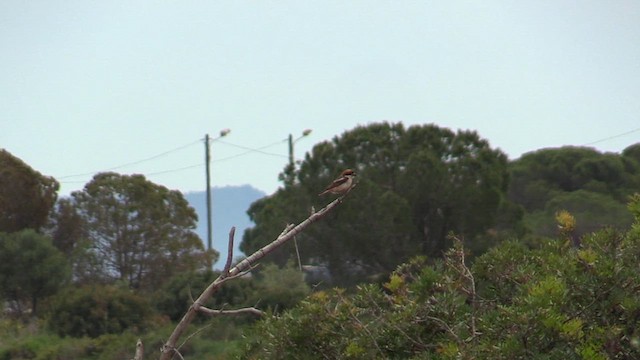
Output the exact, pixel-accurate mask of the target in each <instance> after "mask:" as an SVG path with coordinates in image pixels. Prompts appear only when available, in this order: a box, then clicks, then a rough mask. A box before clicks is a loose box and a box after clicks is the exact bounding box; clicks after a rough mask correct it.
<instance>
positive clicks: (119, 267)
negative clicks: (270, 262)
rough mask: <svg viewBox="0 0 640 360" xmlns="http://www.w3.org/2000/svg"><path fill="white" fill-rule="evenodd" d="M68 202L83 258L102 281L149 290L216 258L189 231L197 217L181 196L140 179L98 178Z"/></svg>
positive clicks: (140, 177) (107, 174)
mask: <svg viewBox="0 0 640 360" xmlns="http://www.w3.org/2000/svg"><path fill="white" fill-rule="evenodd" d="M72 197H73V202H74V206H75V207H76V209H77V212H78V215H79V216H80V217H81V218H82V220H83V224H84V227H85V233H86V236H87V237H88V239H89V242H90V244H91V247H90V249H88V255H91V256H92V258H93V262H94V263H95V264H97V270H98V271H99V272H100V273H99V274H98V275H99V276H101V277H102V278H103V279H105V280H107V281H113V280H120V281H124V282H125V283H127V284H129V286H131V287H133V288H136V289H143V290H153V289H157V288H158V287H159V286H160V285H161V284H162V283H163V282H164V280H166V279H168V278H170V277H171V276H172V275H173V274H176V273H179V272H182V271H193V270H195V269H201V268H204V267H206V266H207V264H210V263H211V261H212V260H213V258H214V257H215V256H217V254H215V253H214V252H213V251H205V250H204V247H203V244H202V241H201V240H200V239H199V238H198V236H197V235H196V234H195V232H194V231H193V230H194V229H195V222H196V220H197V216H196V213H195V210H194V209H193V208H191V207H190V206H189V205H188V203H187V201H186V200H185V199H184V197H183V196H182V194H181V193H180V192H178V191H170V190H168V189H167V188H165V187H163V186H160V185H157V184H154V183H152V182H150V181H148V180H146V179H145V177H144V176H142V175H130V176H129V175H119V174H116V173H101V174H98V175H96V176H94V178H93V180H92V181H91V182H89V183H88V184H87V185H86V186H85V188H84V190H82V191H77V192H74V193H73V194H72Z"/></svg>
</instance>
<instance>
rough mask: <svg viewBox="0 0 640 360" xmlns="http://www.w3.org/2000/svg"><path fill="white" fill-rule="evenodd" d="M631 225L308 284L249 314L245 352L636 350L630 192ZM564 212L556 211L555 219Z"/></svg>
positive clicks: (629, 354)
mask: <svg viewBox="0 0 640 360" xmlns="http://www.w3.org/2000/svg"><path fill="white" fill-rule="evenodd" d="M629 209H630V210H631V213H632V214H633V215H634V217H635V220H634V224H633V225H632V227H631V230H630V231H628V232H626V233H624V232H618V231H616V230H614V229H603V230H601V231H598V232H596V233H593V234H590V235H588V236H584V237H583V238H582V239H581V245H580V247H578V248H576V247H574V246H572V244H571V242H568V241H567V239H565V238H561V239H557V240H543V241H539V242H537V243H535V245H534V246H533V247H531V246H527V245H525V244H523V243H520V242H518V241H507V242H504V243H502V244H500V245H499V246H497V247H495V248H493V249H491V250H490V251H489V252H487V253H485V254H484V255H482V256H480V257H478V258H476V259H475V261H474V264H473V266H470V267H469V266H468V265H467V264H466V261H465V252H464V249H463V247H462V242H461V241H454V247H453V248H452V249H451V250H449V251H448V252H447V253H446V255H445V257H444V259H443V260H442V261H439V262H436V263H435V264H433V265H426V263H425V261H424V260H423V259H421V258H418V259H415V260H413V261H412V262H409V263H407V264H405V265H403V266H401V267H399V268H398V269H397V270H396V271H395V272H394V273H393V274H392V275H391V276H390V278H389V280H388V282H387V283H385V284H384V285H383V286H382V287H380V286H376V285H366V286H360V287H358V288H357V290H356V291H355V293H354V294H346V293H345V292H344V291H342V290H332V291H327V292H318V293H315V294H313V295H312V296H311V297H309V298H308V299H307V300H305V301H303V302H302V303H301V304H300V305H299V306H297V307H296V308H294V309H292V310H290V311H287V312H285V313H284V314H281V315H280V316H272V317H268V318H266V319H265V320H264V321H262V322H260V323H259V325H258V326H257V327H256V329H255V332H254V334H253V335H252V337H251V341H250V342H249V343H248V345H247V347H246V348H245V351H244V352H243V354H242V355H241V357H242V358H246V359H255V358H260V359H321V358H331V359H372V358H386V359H394V358H395V359H405V358H413V359H591V360H596V359H637V358H640V331H639V330H637V328H638V326H637V325H638V323H639V322H640V292H639V291H638V289H640V277H638V275H637V271H638V263H637V261H638V260H637V259H638V258H639V257H640V195H636V196H635V197H634V199H633V201H632V203H631V204H630V205H629ZM571 219H572V218H571V217H570V215H564V216H563V217H561V218H559V219H558V220H559V221H560V224H561V225H563V226H567V224H568V221H569V220H571Z"/></svg>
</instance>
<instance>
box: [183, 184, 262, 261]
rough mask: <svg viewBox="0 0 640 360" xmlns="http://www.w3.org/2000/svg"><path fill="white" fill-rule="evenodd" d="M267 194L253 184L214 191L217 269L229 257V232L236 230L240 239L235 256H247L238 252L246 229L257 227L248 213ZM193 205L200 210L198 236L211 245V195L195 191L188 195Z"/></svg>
mask: <svg viewBox="0 0 640 360" xmlns="http://www.w3.org/2000/svg"><path fill="white" fill-rule="evenodd" d="M265 195H266V194H265V193H263V192H262V191H260V190H258V189H256V188H253V187H252V186H250V185H242V186H225V187H214V188H212V192H211V198H212V204H213V206H212V210H211V212H212V216H211V217H212V219H213V222H212V227H213V231H212V233H213V248H214V249H215V250H216V251H218V252H220V259H219V260H218V262H217V263H216V264H214V267H215V268H217V269H221V268H222V267H223V266H224V262H225V260H226V258H227V247H228V241H229V230H230V229H231V227H232V226H235V227H236V236H235V243H234V249H233V257H234V258H236V257H239V256H243V255H244V254H243V253H241V252H240V250H239V249H238V247H239V245H240V242H241V241H242V235H243V234H244V230H245V229H246V228H248V227H251V226H253V222H251V220H249V216H248V215H247V210H248V209H249V206H250V205H251V204H252V203H253V202H254V201H256V200H258V199H260V198H263V197H264V196H265ZM184 197H185V198H186V199H187V201H188V202H189V204H190V205H191V206H192V207H193V208H194V209H196V213H197V214H198V226H197V228H196V233H197V234H198V235H199V236H200V238H201V239H202V241H203V242H204V244H205V247H206V246H207V193H206V191H195V192H188V193H185V194H184Z"/></svg>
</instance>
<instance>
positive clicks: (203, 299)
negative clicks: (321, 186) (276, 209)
mask: <svg viewBox="0 0 640 360" xmlns="http://www.w3.org/2000/svg"><path fill="white" fill-rule="evenodd" d="M354 187H355V185H354V186H353V187H351V189H350V190H352V189H353V188H354ZM350 190H349V191H347V192H346V193H345V194H344V195H342V196H340V197H339V198H337V199H336V200H334V201H332V202H331V203H329V204H328V205H327V206H325V207H324V208H322V209H320V210H319V211H318V212H315V213H313V214H311V215H310V216H309V217H308V218H307V219H306V220H304V221H303V222H301V223H300V224H298V225H296V226H293V225H288V226H287V227H286V228H285V229H284V231H283V232H282V233H281V234H280V236H278V238H277V239H275V240H274V241H272V242H271V243H269V244H267V245H265V246H264V247H262V248H261V249H259V250H257V251H256V252H254V253H253V254H251V255H250V256H248V257H247V258H245V259H244V260H242V261H240V262H239V263H238V264H236V265H235V266H234V267H233V268H231V269H229V272H228V274H220V276H218V278H217V279H215V280H214V281H213V282H212V283H211V284H209V286H208V287H207V288H206V289H205V290H204V291H203V292H202V294H200V296H199V297H198V298H197V299H196V301H195V302H194V304H193V305H191V306H190V307H189V309H188V310H187V312H186V313H185V314H184V316H183V317H182V319H181V320H180V322H179V323H178V325H176V328H175V329H174V330H173V333H172V334H171V336H169V339H168V340H167V342H166V343H165V344H164V346H163V347H162V354H161V356H160V359H161V360H169V359H171V356H172V353H173V352H174V351H175V352H177V350H176V349H175V345H176V343H177V342H178V339H180V336H182V334H183V333H184V331H185V330H186V329H187V327H188V326H189V324H191V322H192V321H193V319H194V318H195V316H196V314H197V313H198V311H197V308H201V307H202V306H201V305H199V304H205V303H207V301H208V300H209V299H210V298H211V296H213V294H215V293H216V292H217V291H218V289H219V288H220V287H221V286H222V284H223V283H224V281H225V280H227V279H229V278H234V277H236V276H238V275H241V274H244V273H246V272H247V271H250V270H251V269H252V268H253V267H254V266H255V264H256V263H257V262H258V261H260V260H261V259H262V258H264V257H265V256H267V255H268V254H270V253H271V252H273V251H275V250H276V249H278V248H279V247H280V246H282V245H283V244H285V243H286V242H288V241H290V240H291V239H293V237H294V236H296V235H297V234H299V233H301V232H302V231H304V230H305V229H306V228H307V227H309V226H310V225H311V224H313V223H314V222H316V221H318V220H320V219H322V218H323V217H325V216H326V215H327V214H328V213H329V212H331V211H332V210H333V209H335V208H336V207H337V206H338V205H340V204H341V203H342V200H343V199H344V198H345V196H347V195H348V194H349V192H350ZM225 275H226V276H225Z"/></svg>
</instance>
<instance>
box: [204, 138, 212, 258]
mask: <svg viewBox="0 0 640 360" xmlns="http://www.w3.org/2000/svg"><path fill="white" fill-rule="evenodd" d="M209 144H210V142H209V134H206V135H205V136H204V148H205V149H204V163H205V164H206V172H207V174H206V178H207V250H211V246H212V243H213V239H212V238H213V233H212V230H211V170H210V165H209V163H210V162H211V155H210V153H209Z"/></svg>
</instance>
